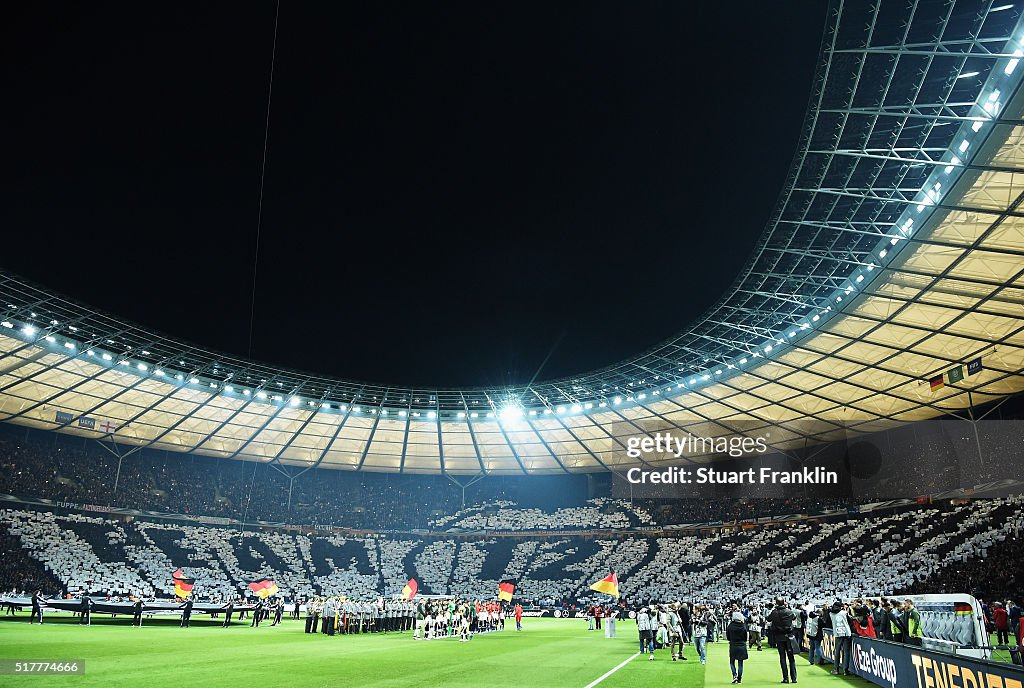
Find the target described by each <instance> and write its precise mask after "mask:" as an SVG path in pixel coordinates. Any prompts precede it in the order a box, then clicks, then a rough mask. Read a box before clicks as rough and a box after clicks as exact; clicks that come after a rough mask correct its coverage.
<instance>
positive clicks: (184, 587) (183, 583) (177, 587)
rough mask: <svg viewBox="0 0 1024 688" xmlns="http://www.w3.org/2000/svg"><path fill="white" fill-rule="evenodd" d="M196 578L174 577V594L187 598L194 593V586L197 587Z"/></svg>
mask: <svg viewBox="0 0 1024 688" xmlns="http://www.w3.org/2000/svg"><path fill="white" fill-rule="evenodd" d="M195 584H196V579H195V578H175V579H174V596H175V597H180V598H182V599H185V598H186V597H188V596H189V595H191V594H192V588H193V587H195Z"/></svg>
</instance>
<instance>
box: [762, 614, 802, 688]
mask: <svg viewBox="0 0 1024 688" xmlns="http://www.w3.org/2000/svg"><path fill="white" fill-rule="evenodd" d="M796 618H797V617H796V613H794V612H793V610H792V609H790V608H789V605H788V604H786V600H785V599H784V598H782V597H779V598H777V599H776V600H775V608H774V609H772V611H771V613H770V614H768V623H769V625H770V626H771V634H772V638H773V639H774V640H775V647H776V648H777V649H778V651H779V666H780V667H781V668H782V682H783V683H796V659H795V658H794V656H793V651H794V649H793V644H794V641H795V639H796V635H795V633H794V629H795V627H796Z"/></svg>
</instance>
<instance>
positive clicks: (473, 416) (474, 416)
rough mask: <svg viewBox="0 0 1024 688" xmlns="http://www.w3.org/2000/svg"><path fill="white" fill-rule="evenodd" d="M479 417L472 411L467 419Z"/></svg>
mask: <svg viewBox="0 0 1024 688" xmlns="http://www.w3.org/2000/svg"><path fill="white" fill-rule="evenodd" d="M479 415H480V414H478V413H477V412H476V411H473V412H472V413H471V414H469V417H470V418H476V417H478V416H479Z"/></svg>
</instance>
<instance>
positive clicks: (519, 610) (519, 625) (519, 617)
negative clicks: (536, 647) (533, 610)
mask: <svg viewBox="0 0 1024 688" xmlns="http://www.w3.org/2000/svg"><path fill="white" fill-rule="evenodd" d="M516 630H517V631H521V630H523V605H521V604H520V603H518V602H516Z"/></svg>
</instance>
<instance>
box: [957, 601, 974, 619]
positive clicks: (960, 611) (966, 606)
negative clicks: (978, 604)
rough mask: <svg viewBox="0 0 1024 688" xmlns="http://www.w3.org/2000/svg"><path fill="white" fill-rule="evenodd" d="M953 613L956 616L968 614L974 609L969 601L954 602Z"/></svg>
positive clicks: (972, 612)
mask: <svg viewBox="0 0 1024 688" xmlns="http://www.w3.org/2000/svg"><path fill="white" fill-rule="evenodd" d="M953 613H954V614H956V615H957V616H970V615H972V614H974V609H973V608H972V607H971V603H970V602H954V603H953Z"/></svg>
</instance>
